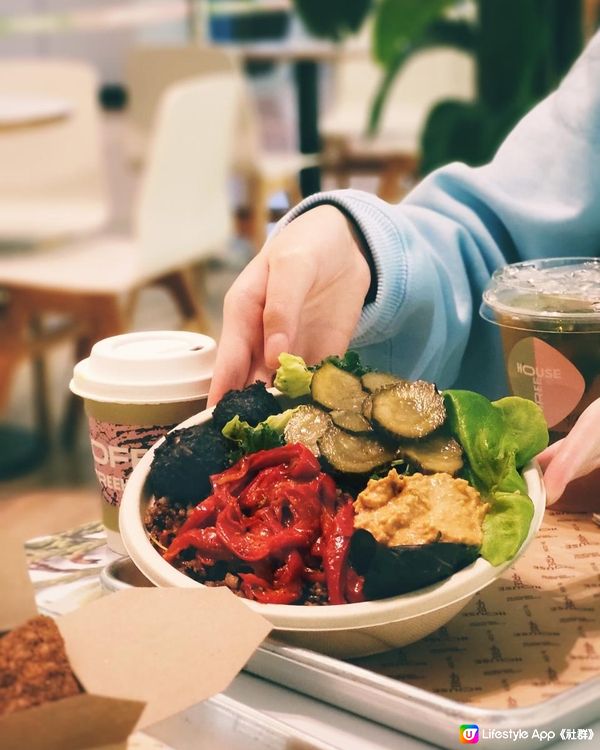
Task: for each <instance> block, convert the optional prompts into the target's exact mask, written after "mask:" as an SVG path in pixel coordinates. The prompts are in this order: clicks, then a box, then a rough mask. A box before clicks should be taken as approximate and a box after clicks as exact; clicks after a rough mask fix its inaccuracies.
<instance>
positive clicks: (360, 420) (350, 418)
mask: <svg viewBox="0 0 600 750" xmlns="http://www.w3.org/2000/svg"><path fill="white" fill-rule="evenodd" d="M330 416H331V419H332V421H333V424H334V425H336V426H337V427H341V428H342V430H346V432H356V433H358V434H359V435H360V434H363V433H365V432H373V428H372V427H371V423H370V422H369V421H368V420H367V419H365V418H364V417H363V415H362V414H359V413H358V412H357V411H345V410H342V411H332V412H331V414H330Z"/></svg>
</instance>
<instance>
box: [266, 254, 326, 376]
mask: <svg viewBox="0 0 600 750" xmlns="http://www.w3.org/2000/svg"><path fill="white" fill-rule="evenodd" d="M315 278H316V263H315V262H314V260H313V256H312V255H310V254H308V253H304V254H302V253H300V252H296V251H293V250H292V251H282V250H279V252H277V253H273V254H272V255H271V256H270V259H269V274H268V281H267V293H266V302H265V308H264V312H263V317H262V326H263V335H264V361H265V364H266V366H267V368H269V369H271V370H275V369H276V368H277V366H278V361H277V358H278V356H279V355H280V354H281V352H291V351H294V346H295V342H296V336H297V332H298V327H299V322H300V317H301V314H302V309H303V307H304V305H305V302H306V298H307V296H308V294H309V292H310V290H311V288H312V286H313V284H314V282H315Z"/></svg>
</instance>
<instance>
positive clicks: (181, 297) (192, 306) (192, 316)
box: [159, 267, 210, 332]
mask: <svg viewBox="0 0 600 750" xmlns="http://www.w3.org/2000/svg"><path fill="white" fill-rule="evenodd" d="M197 273H198V276H199V278H201V276H202V273H203V269H201V267H199V268H198V270H197ZM159 283H160V285H161V286H163V287H164V288H165V289H167V291H169V292H170V294H171V295H172V297H173V299H174V301H175V304H176V305H177V308H178V310H179V312H180V313H181V316H182V318H183V320H184V327H186V328H191V329H192V330H197V331H200V332H207V331H208V330H209V329H210V323H209V321H208V318H207V316H206V312H205V311H204V308H203V307H202V305H201V304H199V303H198V294H197V292H196V290H195V288H194V285H193V284H192V280H191V269H180V270H178V271H173V272H172V273H169V274H167V275H166V276H163V277H162V278H161V279H160V281H159Z"/></svg>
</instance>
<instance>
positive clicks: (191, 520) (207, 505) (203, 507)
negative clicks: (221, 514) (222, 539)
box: [178, 495, 217, 535]
mask: <svg viewBox="0 0 600 750" xmlns="http://www.w3.org/2000/svg"><path fill="white" fill-rule="evenodd" d="M216 517H217V503H216V498H215V496H214V495H210V497H207V498H206V500H203V501H202V502H201V503H198V505H196V507H195V508H194V510H193V511H192V512H191V513H190V515H189V516H188V517H187V518H186V520H185V523H184V524H183V526H182V527H181V528H180V529H179V534H183V533H184V532H185V531H188V530H189V529H196V528H198V527H199V526H208V525H209V524H210V525H211V526H212V525H213V524H212V522H213V521H215V520H216ZM179 534H178V535H179Z"/></svg>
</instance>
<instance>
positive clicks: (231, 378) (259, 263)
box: [208, 256, 267, 406]
mask: <svg viewBox="0 0 600 750" xmlns="http://www.w3.org/2000/svg"><path fill="white" fill-rule="evenodd" d="M266 280H267V266H266V262H265V261H264V259H263V258H261V257H260V256H256V258H254V259H253V260H252V261H251V262H250V263H249V264H248V265H247V266H246V268H245V269H244V270H243V271H242V273H241V274H240V275H239V276H238V278H237V279H236V281H235V282H234V283H233V285H232V286H231V289H230V290H229V291H228V292H227V295H226V297H225V303H224V306H223V328H222V330H221V338H220V342H219V348H218V350H217V359H216V362H215V370H214V374H213V379H212V383H211V387H210V392H209V395H208V405H209V406H212V405H213V404H215V403H216V402H217V401H218V400H219V399H220V398H221V396H222V395H223V394H224V393H226V392H227V391H228V390H231V389H232V388H243V387H244V385H246V383H247V381H248V378H249V376H250V373H251V370H252V367H253V361H254V359H255V357H256V353H257V352H259V353H260V352H261V351H262V339H263V336H262V313H263V307H264V300H265V293H266V292H265V290H266ZM258 356H259V358H260V357H261V355H260V354H259V355H258Z"/></svg>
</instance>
